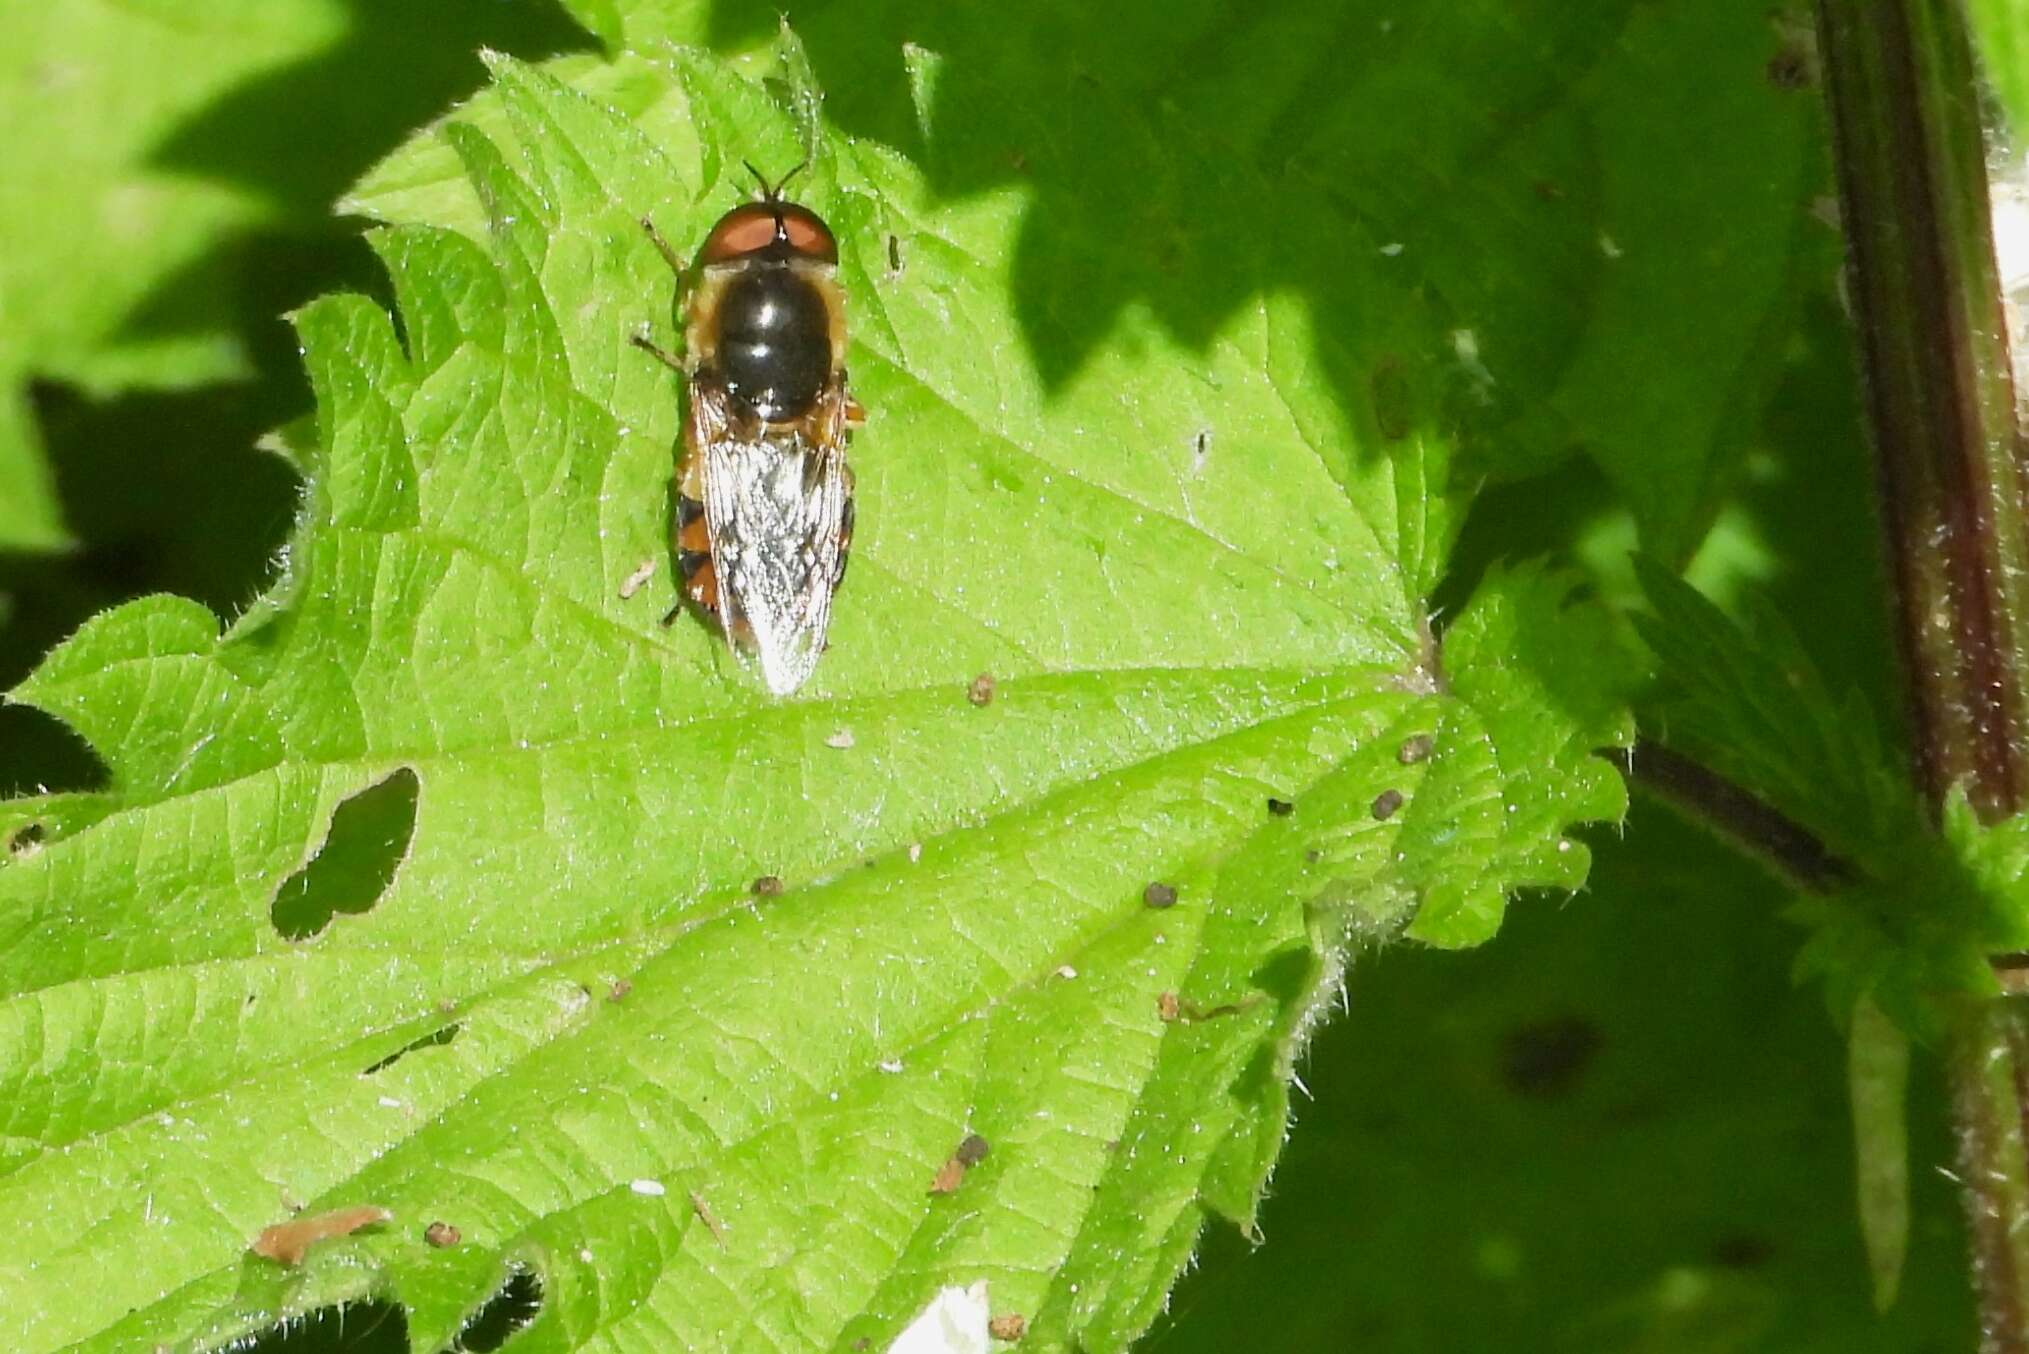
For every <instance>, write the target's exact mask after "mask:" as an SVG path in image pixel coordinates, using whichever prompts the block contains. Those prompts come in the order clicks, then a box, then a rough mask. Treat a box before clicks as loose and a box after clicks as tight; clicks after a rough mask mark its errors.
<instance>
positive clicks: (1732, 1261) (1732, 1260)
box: [1712, 1232, 1775, 1269]
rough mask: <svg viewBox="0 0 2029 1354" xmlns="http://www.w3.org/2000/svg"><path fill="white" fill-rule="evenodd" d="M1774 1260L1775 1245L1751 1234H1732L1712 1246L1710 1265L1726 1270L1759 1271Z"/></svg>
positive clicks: (1766, 1239) (1764, 1238)
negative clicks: (1720, 1266)
mask: <svg viewBox="0 0 2029 1354" xmlns="http://www.w3.org/2000/svg"><path fill="white" fill-rule="evenodd" d="M1774 1258H1775V1243H1774V1242H1772V1241H1770V1240H1769V1239H1768V1238H1767V1237H1761V1236H1756V1235H1754V1233H1752V1232H1734V1233H1733V1234H1731V1235H1730V1236H1723V1237H1720V1238H1719V1240H1717V1241H1716V1242H1714V1243H1713V1244H1712V1263H1713V1264H1715V1265H1723V1266H1724V1267H1726V1268H1727V1269H1759V1268H1761V1266H1763V1265H1765V1264H1767V1263H1768V1262H1769V1261H1770V1260H1773V1259H1774Z"/></svg>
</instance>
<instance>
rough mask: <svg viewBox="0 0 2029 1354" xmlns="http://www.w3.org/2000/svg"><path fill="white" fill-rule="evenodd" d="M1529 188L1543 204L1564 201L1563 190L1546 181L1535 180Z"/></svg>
mask: <svg viewBox="0 0 2029 1354" xmlns="http://www.w3.org/2000/svg"><path fill="white" fill-rule="evenodd" d="M1529 187H1530V188H1531V189H1532V190H1533V191H1534V192H1535V194H1536V196H1537V197H1539V198H1541V199H1543V201H1545V202H1562V201H1563V200H1564V189H1563V188H1562V187H1560V186H1559V185H1557V184H1554V183H1552V182H1550V180H1548V179H1537V180H1536V181H1535V182H1534V183H1532V184H1530V185H1529Z"/></svg>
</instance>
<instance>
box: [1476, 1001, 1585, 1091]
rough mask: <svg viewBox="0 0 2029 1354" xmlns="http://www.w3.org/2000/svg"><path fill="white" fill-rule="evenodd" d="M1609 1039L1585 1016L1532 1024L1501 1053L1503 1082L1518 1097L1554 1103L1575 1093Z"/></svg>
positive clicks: (1518, 1032) (1513, 1034)
mask: <svg viewBox="0 0 2029 1354" xmlns="http://www.w3.org/2000/svg"><path fill="white" fill-rule="evenodd" d="M1604 1043H1605V1040H1604V1039H1603V1038H1602V1037H1601V1035H1600V1033H1599V1027H1598V1026H1597V1025H1594V1024H1593V1023H1592V1022H1591V1021H1590V1020H1587V1019H1585V1018H1584V1017H1582V1016H1557V1017H1553V1018H1552V1019H1549V1020H1537V1021H1532V1022H1530V1023H1529V1024H1526V1025H1523V1026H1521V1027H1520V1028H1518V1029H1516V1030H1514V1031H1513V1032H1511V1033H1510V1034H1509V1035H1508V1037H1507V1040H1506V1043H1505V1045H1504V1046H1503V1048H1502V1050H1501V1079H1502V1080H1503V1081H1504V1082H1506V1083H1507V1086H1508V1089H1509V1090H1511V1091H1513V1092H1515V1093H1516V1094H1517V1095H1526V1096H1533V1097H1535V1098H1538V1099H1543V1100H1552V1099H1556V1098H1557V1097H1559V1096H1563V1095H1568V1094H1569V1093H1570V1092H1571V1091H1572V1090H1574V1089H1575V1088H1576V1087H1577V1085H1578V1083H1579V1081H1580V1079H1582V1078H1583V1077H1584V1075H1585V1070H1586V1068H1587V1067H1589V1066H1590V1065H1591V1063H1592V1060H1593V1058H1594V1057H1595V1056H1597V1055H1598V1053H1599V1050H1600V1047H1601V1045H1602V1044H1604Z"/></svg>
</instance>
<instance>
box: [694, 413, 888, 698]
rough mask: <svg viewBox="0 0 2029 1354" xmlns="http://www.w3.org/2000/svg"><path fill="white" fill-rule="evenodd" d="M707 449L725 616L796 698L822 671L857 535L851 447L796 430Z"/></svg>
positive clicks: (717, 441)
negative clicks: (834, 606) (851, 540)
mask: <svg viewBox="0 0 2029 1354" xmlns="http://www.w3.org/2000/svg"><path fill="white" fill-rule="evenodd" d="M701 450H702V453H703V456H704V475H703V480H704V505H705V521H706V522H707V523H709V525H710V528H711V542H712V563H713V565H714V567H715V569H716V571H717V574H718V602H719V616H720V618H721V619H722V621H723V622H724V624H725V626H726V630H727V633H729V634H731V635H733V636H734V637H735V640H736V643H737V642H738V641H740V640H744V641H745V644H746V646H747V647H748V648H750V649H751V651H752V654H753V656H754V658H755V659H756V660H757V661H758V662H759V663H760V665H761V676H762V679H763V680H764V681H766V682H767V684H768V689H769V690H770V691H772V692H774V693H775V694H776V695H778V696H786V695H788V694H789V693H790V692H792V691H794V690H796V688H797V687H799V686H801V685H803V682H804V679H805V678H807V677H809V676H810V673H811V670H812V669H813V668H815V667H816V666H817V659H818V656H819V655H820V654H822V653H823V652H824V633H825V630H826V628H827V627H828V626H829V625H830V624H831V594H832V590H833V589H834V588H835V587H837V585H838V579H839V575H840V572H841V571H842V569H843V567H844V558H845V548H846V539H847V536H848V534H849V532H850V530H851V525H850V523H851V512H852V476H851V474H850V472H848V471H847V469H846V465H845V454H844V447H843V445H842V444H841V443H840V442H837V441H833V440H830V439H825V440H824V441H821V442H815V443H814V442H812V441H810V440H809V439H807V438H806V437H805V436H804V435H803V434H802V433H801V432H794V433H778V434H776V435H774V436H769V437H762V438H757V439H754V440H742V439H740V438H737V437H732V436H723V435H722V436H719V437H715V438H713V439H711V440H710V441H708V442H706V443H705V444H704V445H703V447H702V448H701Z"/></svg>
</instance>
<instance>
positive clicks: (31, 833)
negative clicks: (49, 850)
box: [7, 823, 47, 858]
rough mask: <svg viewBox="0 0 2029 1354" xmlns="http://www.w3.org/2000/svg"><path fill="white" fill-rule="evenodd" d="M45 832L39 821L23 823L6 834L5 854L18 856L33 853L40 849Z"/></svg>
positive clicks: (21, 856) (23, 856)
mask: <svg viewBox="0 0 2029 1354" xmlns="http://www.w3.org/2000/svg"><path fill="white" fill-rule="evenodd" d="M46 832H47V829H45V828H44V827H43V826H42V824H40V823H23V824H22V825H21V826H20V827H17V828H15V829H14V831H12V832H10V833H8V834H7V854H8V855H10V856H15V857H20V858H25V857H28V856H32V855H34V854H35V853H36V852H37V851H40V850H41V849H42V839H43V837H44V835H45V834H46Z"/></svg>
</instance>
